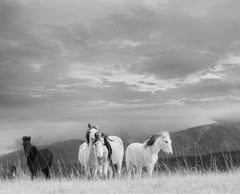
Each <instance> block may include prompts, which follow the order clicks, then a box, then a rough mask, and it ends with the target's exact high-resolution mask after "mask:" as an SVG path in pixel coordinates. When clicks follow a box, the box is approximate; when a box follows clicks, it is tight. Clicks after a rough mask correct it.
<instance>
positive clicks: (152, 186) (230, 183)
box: [0, 169, 240, 194]
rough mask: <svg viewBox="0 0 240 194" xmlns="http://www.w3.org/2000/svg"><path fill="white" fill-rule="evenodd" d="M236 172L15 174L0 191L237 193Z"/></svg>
mask: <svg viewBox="0 0 240 194" xmlns="http://www.w3.org/2000/svg"><path fill="white" fill-rule="evenodd" d="M239 180H240V171H239V170H238V169H235V170H231V171H228V172H218V171H216V172H213V171H212V172H208V173H201V172H193V171H189V172H186V171H185V172H184V171H179V172H174V173H171V172H168V173H163V174H160V175H155V176H154V177H153V178H147V177H143V178H141V179H140V178H137V177H136V178H126V177H122V178H120V179H117V178H116V179H112V180H87V179H82V178H78V177H72V178H64V177H60V178H56V177H55V178H53V179H51V180H45V179H42V178H38V179H35V180H34V181H31V180H30V177H29V176H27V175H25V176H19V177H17V178H16V179H14V180H1V182H0V193H1V194H4V193H12V194H40V193H41V194H52V193H64V194H65V193H66V194H71V193H76V194H77V193H78V194H79V193H92V194H93V193H94V194H95V193H99V194H105V193H114V194H115V193H116V194H118V193H123V194H127V193H136V194H142V193H144V194H145V193H147V194H150V193H168V194H169V193H184V194H188V193H189V194H190V193H201V194H202V193H218V194H221V193H224V194H225V193H239V191H240V184H239Z"/></svg>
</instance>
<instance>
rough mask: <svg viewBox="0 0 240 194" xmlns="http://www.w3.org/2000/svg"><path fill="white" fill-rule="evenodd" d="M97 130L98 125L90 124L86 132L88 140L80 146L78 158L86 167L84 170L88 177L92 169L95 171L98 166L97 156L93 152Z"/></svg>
mask: <svg viewBox="0 0 240 194" xmlns="http://www.w3.org/2000/svg"><path fill="white" fill-rule="evenodd" d="M97 131H98V127H97V126H91V125H90V124H88V131H87V134H86V139H87V141H86V142H84V143H82V144H81V145H80V146H79V152H78V160H79V162H80V164H81V165H82V166H83V167H84V171H85V174H86V176H87V177H91V175H92V173H91V171H94V170H95V168H96V164H95V157H94V153H93V141H94V140H95V133H96V132H97Z"/></svg>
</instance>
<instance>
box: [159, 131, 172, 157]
mask: <svg viewBox="0 0 240 194" xmlns="http://www.w3.org/2000/svg"><path fill="white" fill-rule="evenodd" d="M160 134H161V136H160V137H161V140H160V141H159V144H160V145H161V147H162V150H163V151H164V152H165V153H167V154H170V155H172V153H173V150H172V140H171V139H170V135H169V132H168V131H161V133H160Z"/></svg>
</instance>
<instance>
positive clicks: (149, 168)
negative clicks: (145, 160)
mask: <svg viewBox="0 0 240 194" xmlns="http://www.w3.org/2000/svg"><path fill="white" fill-rule="evenodd" d="M153 168H154V165H153V164H149V165H148V166H147V171H148V176H149V177H151V178H152V173H153Z"/></svg>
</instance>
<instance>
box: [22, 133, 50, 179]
mask: <svg viewBox="0 0 240 194" xmlns="http://www.w3.org/2000/svg"><path fill="white" fill-rule="evenodd" d="M22 140H23V148H24V153H25V156H26V159H27V165H28V169H29V171H30V173H31V179H34V178H35V177H36V176H37V172H38V171H42V172H43V174H44V176H45V177H46V179H50V178H51V176H50V168H51V166H52V161H53V153H52V152H51V151H50V150H48V149H46V148H42V149H37V147H36V146H34V145H32V144H31V137H30V136H29V137H27V136H24V137H23V138H22Z"/></svg>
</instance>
